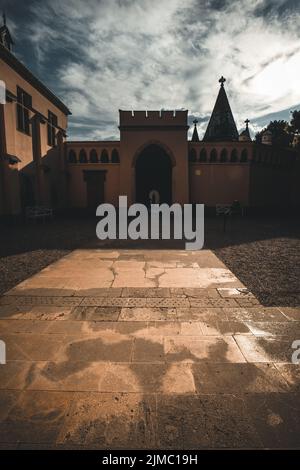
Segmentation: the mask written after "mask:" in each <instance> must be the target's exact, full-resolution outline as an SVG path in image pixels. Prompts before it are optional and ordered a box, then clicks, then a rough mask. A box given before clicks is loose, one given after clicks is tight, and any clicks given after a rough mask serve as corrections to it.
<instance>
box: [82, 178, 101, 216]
mask: <svg viewBox="0 0 300 470" xmlns="http://www.w3.org/2000/svg"><path fill="white" fill-rule="evenodd" d="M105 174H106V171H92V170H90V171H84V179H85V181H86V192H87V208H88V209H91V210H92V211H94V210H96V208H97V207H98V206H99V204H102V203H103V202H104V199H105V194H104V183H105Z"/></svg>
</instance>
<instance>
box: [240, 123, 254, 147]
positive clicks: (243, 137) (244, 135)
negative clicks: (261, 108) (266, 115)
mask: <svg viewBox="0 0 300 470" xmlns="http://www.w3.org/2000/svg"><path fill="white" fill-rule="evenodd" d="M249 122H250V121H249V119H246V121H245V124H246V129H244V130H243V131H242V132H241V133H240V136H239V140H240V141H243V142H245V141H251V135H250V131H249Z"/></svg>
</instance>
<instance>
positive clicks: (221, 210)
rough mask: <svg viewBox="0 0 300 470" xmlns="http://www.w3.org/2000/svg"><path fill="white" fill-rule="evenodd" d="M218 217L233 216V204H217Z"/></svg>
mask: <svg viewBox="0 0 300 470" xmlns="http://www.w3.org/2000/svg"><path fill="white" fill-rule="evenodd" d="M216 215H231V204H216Z"/></svg>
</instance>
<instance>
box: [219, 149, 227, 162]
mask: <svg viewBox="0 0 300 470" xmlns="http://www.w3.org/2000/svg"><path fill="white" fill-rule="evenodd" d="M220 161H221V162H223V163H224V162H227V150H226V149H223V150H222V152H221V157H220Z"/></svg>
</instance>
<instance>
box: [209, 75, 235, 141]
mask: <svg viewBox="0 0 300 470" xmlns="http://www.w3.org/2000/svg"><path fill="white" fill-rule="evenodd" d="M225 81H226V79H225V78H224V77H221V78H220V80H219V82H220V84H221V87H220V90H219V94H218V97H217V100H216V104H215V106H214V109H213V112H212V115H211V117H210V120H209V123H208V126H207V129H206V132H205V135H204V138H203V140H204V141H207V142H217V141H223V140H224V141H235V140H238V138H239V134H238V131H237V128H236V125H235V122H234V118H233V115H232V111H231V108H230V104H229V101H228V98H227V95H226V91H225V88H224V83H225Z"/></svg>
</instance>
